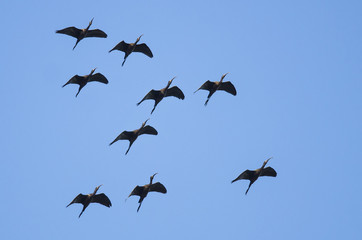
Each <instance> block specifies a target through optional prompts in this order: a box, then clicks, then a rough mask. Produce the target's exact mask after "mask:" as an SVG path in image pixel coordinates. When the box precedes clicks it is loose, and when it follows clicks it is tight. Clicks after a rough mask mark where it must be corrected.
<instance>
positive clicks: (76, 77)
mask: <svg viewBox="0 0 362 240" xmlns="http://www.w3.org/2000/svg"><path fill="white" fill-rule="evenodd" d="M83 79H84V77H82V76H79V75H74V76H73V77H72V78H71V79H70V80H69V81H68V82H67V83H66V84H64V85H63V87H65V86H67V85H68V84H71V83H74V84H79V85H80V81H82V80H83Z"/></svg>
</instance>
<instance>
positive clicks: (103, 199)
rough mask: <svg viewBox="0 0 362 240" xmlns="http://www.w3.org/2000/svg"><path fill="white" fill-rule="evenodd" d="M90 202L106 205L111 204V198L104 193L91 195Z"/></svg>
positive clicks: (109, 205)
mask: <svg viewBox="0 0 362 240" xmlns="http://www.w3.org/2000/svg"><path fill="white" fill-rule="evenodd" d="M91 202H92V203H93V202H95V203H100V204H102V205H104V206H106V207H111V206H112V203H111V200H109V198H108V197H107V196H106V194H104V193H101V194H97V195H95V196H93V198H92V200H91Z"/></svg>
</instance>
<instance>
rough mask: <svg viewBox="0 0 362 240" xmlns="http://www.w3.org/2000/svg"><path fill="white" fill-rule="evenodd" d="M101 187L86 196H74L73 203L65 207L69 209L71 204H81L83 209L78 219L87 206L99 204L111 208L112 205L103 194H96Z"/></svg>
mask: <svg viewBox="0 0 362 240" xmlns="http://www.w3.org/2000/svg"><path fill="white" fill-rule="evenodd" d="M101 186H102V185H99V186H98V187H96V188H95V189H94V192H93V193H90V194H87V195H83V194H81V193H80V194H79V195H78V196H76V197H75V198H74V199H73V201H72V202H71V203H69V204H68V206H67V207H69V206H70V205H71V204H73V203H81V204H83V209H82V211H81V212H80V214H79V217H78V218H80V216H82V213H83V212H84V210H85V209H86V208H87V207H88V205H89V204H90V203H100V204H102V205H104V206H106V207H111V206H112V203H111V201H110V200H109V198H108V197H107V196H106V195H105V194H104V193H100V194H96V193H97V191H98V189H99V188H100V187H101Z"/></svg>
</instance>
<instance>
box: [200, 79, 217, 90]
mask: <svg viewBox="0 0 362 240" xmlns="http://www.w3.org/2000/svg"><path fill="white" fill-rule="evenodd" d="M214 84H215V83H214V82H211V81H209V80H207V81H206V82H205V83H204V84H202V86H201V87H200V88H199V89H197V90H196V91H195V92H197V91H199V90H200V89H204V90H207V91H210V90H211V89H212V88H213V86H214Z"/></svg>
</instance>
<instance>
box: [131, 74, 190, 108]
mask: <svg viewBox="0 0 362 240" xmlns="http://www.w3.org/2000/svg"><path fill="white" fill-rule="evenodd" d="M175 78H176V77H174V78H172V79H171V80H170V81H168V83H167V86H166V87H165V88H162V89H161V90H154V89H152V90H151V91H149V93H147V95H146V96H145V97H144V98H143V99H142V100H141V101H140V102H139V103H137V106H138V105H140V104H141V103H142V102H143V101H144V100H147V99H153V100H155V105H154V106H153V109H152V111H151V114H152V113H153V111H154V110H155V108H156V106H157V104H159V102H161V100H162V99H163V98H164V97H170V96H173V97H177V98H178V99H182V100H184V99H185V95H184V94H183V92H182V91H181V90H180V89H179V88H178V87H176V86H175V87H172V88H169V87H170V85H171V83H172V81H173V80H174V79H175Z"/></svg>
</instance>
